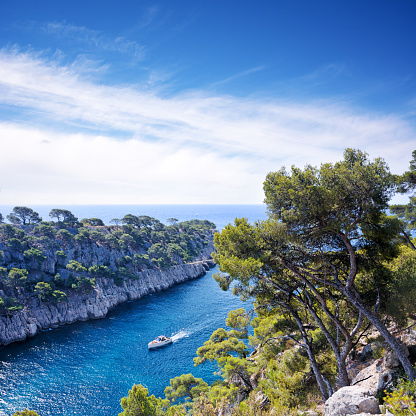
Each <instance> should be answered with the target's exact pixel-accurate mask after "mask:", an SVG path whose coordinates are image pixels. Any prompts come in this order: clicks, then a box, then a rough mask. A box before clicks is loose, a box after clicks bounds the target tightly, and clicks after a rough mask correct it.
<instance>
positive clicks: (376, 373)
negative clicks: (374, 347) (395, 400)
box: [352, 344, 409, 395]
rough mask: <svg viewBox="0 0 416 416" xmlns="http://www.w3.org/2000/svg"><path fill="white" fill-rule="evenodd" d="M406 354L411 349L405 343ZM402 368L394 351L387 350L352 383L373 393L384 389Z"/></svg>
mask: <svg viewBox="0 0 416 416" xmlns="http://www.w3.org/2000/svg"><path fill="white" fill-rule="evenodd" d="M403 350H404V351H405V354H406V355H407V356H409V350H408V348H407V347H406V345H405V344H403ZM399 368H400V361H399V359H398V358H397V357H396V355H395V354H394V353H393V352H392V351H389V350H388V351H386V352H385V353H384V356H383V358H380V359H378V360H376V361H374V362H373V363H372V364H371V365H369V366H367V367H365V368H363V369H362V370H361V371H360V372H359V373H358V374H357V375H356V376H355V377H354V378H353V379H352V385H356V386H359V387H362V388H364V389H366V390H368V391H369V392H370V393H372V394H373V395H376V394H377V393H379V392H382V391H384V390H385V389H386V388H387V387H388V386H389V385H391V383H392V382H393V379H394V378H395V376H396V374H397V372H398V371H399Z"/></svg>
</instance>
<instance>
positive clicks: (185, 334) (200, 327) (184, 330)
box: [171, 319, 223, 342]
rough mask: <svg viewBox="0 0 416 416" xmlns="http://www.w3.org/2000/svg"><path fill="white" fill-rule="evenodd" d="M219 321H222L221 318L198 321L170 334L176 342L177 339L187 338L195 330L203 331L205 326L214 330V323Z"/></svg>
mask: <svg viewBox="0 0 416 416" xmlns="http://www.w3.org/2000/svg"><path fill="white" fill-rule="evenodd" d="M220 321H223V319H220V320H215V321H214V320H212V321H210V322H204V324H201V323H198V324H194V325H191V326H189V327H187V328H182V329H181V330H179V331H178V332H176V333H173V335H172V336H171V338H172V341H173V342H176V341H179V340H180V339H182V338H188V337H189V336H191V335H192V334H194V333H196V332H200V331H203V330H205V329H206V328H209V327H213V328H214V330H215V329H216V327H215V325H214V324H215V323H217V322H220Z"/></svg>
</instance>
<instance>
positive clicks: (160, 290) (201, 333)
mask: <svg viewBox="0 0 416 416" xmlns="http://www.w3.org/2000/svg"><path fill="white" fill-rule="evenodd" d="M12 208H13V207H4V206H3V207H0V212H2V213H3V215H7V213H8V212H10V210H11V209H12ZM52 208H55V207H52V206H51V207H46V206H37V207H33V209H35V210H36V211H37V212H39V214H40V215H41V216H42V217H43V218H44V219H45V220H49V218H48V213H49V212H50V210H51V209H52ZM62 208H65V207H62ZM66 208H69V209H70V210H71V211H72V212H73V213H74V214H75V215H76V216H78V217H79V218H80V219H81V218H92V217H95V218H97V217H99V218H101V219H103V221H104V222H105V223H108V222H109V221H110V220H111V219H112V218H116V217H123V215H125V214H127V213H133V214H137V213H140V214H144V215H150V216H154V217H155V218H158V219H160V221H162V222H163V221H166V218H170V217H172V216H173V217H178V219H179V220H180V221H181V220H182V221H187V220H192V219H208V220H209V221H212V222H214V223H215V224H216V226H217V228H218V229H222V228H223V227H224V226H225V225H226V224H228V223H230V222H233V220H234V218H236V217H246V218H248V219H249V220H250V221H252V222H254V221H255V220H256V219H264V218H265V209H264V206H260V205H253V206H233V205H232V206H223V205H221V206H213V205H210V206H202V205H201V206H105V207H104V206H71V207H66ZM104 213H106V214H105V215H103V214H104ZM200 213H202V214H200ZM164 217H166V218H164ZM212 249H213V248H212V246H211V247H209V246H207V247H206V248H205V252H204V254H203V255H202V257H200V259H207V258H209V254H210V253H211V252H212ZM208 251H209V253H208ZM207 268H208V267H207V263H205V264H202V263H199V264H195V265H185V264H183V265H178V266H175V267H172V268H171V269H169V268H168V269H166V271H158V270H157V269H154V270H148V271H145V272H143V273H144V274H145V275H144V276H143V278H141V279H139V281H140V284H138V283H137V282H139V281H136V283H133V286H135V285H136V286H137V287H129V288H127V290H126V288H125V287H124V288H123V289H121V288H120V287H117V286H115V285H114V284H111V282H109V281H106V279H97V287H98V291H97V293H101V295H102V296H101V295H100V296H101V298H100V299H98V298H99V296H98V297H97V296H95V297H96V298H97V301H98V304H97V305H95V304H94V302H96V301H95V300H94V301H93V303H91V302H90V300H88V299H83V300H82V302H81V303H84V304H86V305H87V308H83V309H85V310H83V311H82V313H80V314H79V316H77V312H78V311H77V307H76V304H74V305H71V308H72V309H71V311H70V313H69V314H68V313H67V312H68V311H66V310H65V311H61V312H62V313H61V314H60V317H59V318H58V319H56V317H53V315H54V313H55V315H59V314H56V311H54V313H52V314H50V313H49V311H47V310H45V311H44V312H42V313H41V315H42V314H43V315H44V317H43V318H41V320H39V319H35V322H36V324H33V325H27V323H28V322H29V323H30V319H32V318H30V319H29V320H26V321H25V319H21V316H20V317H19V319H18V320H19V321H20V322H18V323H17V327H19V325H20V326H21V327H25V325H26V329H25V330H24V331H23V333H21V334H20V338H19V334H18V335H17V337H16V334H11V337H10V338H9V339H8V340H6V342H3V344H7V343H9V342H13V341H15V340H16V339H22V340H23V339H25V338H26V337H27V336H31V335H34V334H35V332H37V331H39V330H40V329H41V328H43V329H44V332H38V333H37V334H36V336H35V337H33V338H28V339H27V340H26V341H24V342H21V343H13V344H10V345H7V346H6V347H2V348H1V349H0V415H1V416H3V415H4V416H8V415H11V414H13V413H14V412H15V411H17V410H19V409H22V408H24V407H28V408H30V409H33V410H36V411H37V412H38V413H39V414H41V415H42V416H43V415H58V416H59V415H62V416H64V415H85V414H89V415H97V416H98V415H109V416H110V415H114V414H118V413H119V412H120V410H121V408H120V399H121V397H123V396H125V395H127V393H128V390H129V389H130V388H131V386H132V385H133V384H134V383H136V384H138V383H141V384H143V385H145V386H146V387H148V389H149V392H150V393H151V394H155V395H156V396H162V397H163V390H164V388H165V387H166V386H167V385H168V384H169V380H170V379H171V378H173V377H176V376H178V375H181V374H185V373H193V374H194V375H195V376H196V377H203V378H204V380H205V381H206V382H208V383H210V382H212V381H214V380H215V379H216V378H217V377H216V376H214V375H213V372H214V371H215V368H214V367H213V366H212V365H205V366H200V367H198V368H195V367H194V366H193V361H192V359H193V357H194V356H195V354H196V350H197V348H198V347H200V346H201V345H203V343H204V342H205V341H206V340H207V339H208V338H209V336H210V335H211V333H212V332H213V331H214V330H216V329H217V328H218V327H223V326H224V325H225V318H226V316H227V313H228V312H229V310H231V309H236V308H238V307H241V306H243V307H245V308H248V309H249V308H250V305H244V304H243V303H242V302H241V301H240V300H239V299H238V298H236V297H235V296H233V295H231V294H230V293H228V292H223V291H221V290H220V289H219V287H218V285H217V283H216V282H215V281H214V280H213V279H212V274H213V273H215V272H216V271H217V269H216V268H215V269H212V270H210V271H208V272H207V273H206V269H207ZM205 273H206V274H205ZM204 274H205V276H203V275H204ZM200 276H203V277H200ZM182 282H185V283H182ZM109 283H110V284H109ZM173 285H175V286H173ZM139 286H140V287H139ZM172 286H173V287H172ZM167 288H169V289H167ZM166 289H167V290H166ZM121 292H123V293H121ZM107 295H108V297H106V296H107ZM93 297H94V296H93ZM137 299H139V300H137ZM129 301H132V302H129ZM123 302H129V303H123ZM75 303H76V299H75ZM121 303H123V304H122V305H120V304H121ZM117 305H120V306H117ZM61 306H62V304H58V307H59V308H61ZM97 306H98V308H97ZM102 306H104V307H102ZM116 306H117V307H116ZM114 307H116V308H115V309H113V308H114ZM74 312H75V314H74ZM18 315H19V313H18V314H17V315H16V316H18ZM48 315H52V316H48ZM106 315H107V316H106ZM104 316H106V317H105V318H104V319H100V320H97V319H93V320H89V321H87V322H76V321H78V320H81V321H85V320H87V319H91V318H101V317H104ZM45 317H47V319H46V320H45V319H44V318H45ZM68 317H69V319H67V318H68ZM42 319H44V322H42ZM71 322H75V323H72V324H71V325H65V326H61V325H64V324H66V323H71ZM39 323H40V325H39ZM28 328H29V331H28V330H27V329H28ZM30 328H31V329H33V333H31V332H30ZM35 328H37V329H36V331H35ZM55 328H56V329H55ZM160 334H165V335H168V336H172V337H173V339H174V343H173V345H171V346H169V347H166V348H163V349H161V350H158V351H151V352H149V351H148V349H147V343H148V342H149V341H150V340H152V339H153V338H154V337H155V336H157V335H160ZM13 337H15V338H14V339H13Z"/></svg>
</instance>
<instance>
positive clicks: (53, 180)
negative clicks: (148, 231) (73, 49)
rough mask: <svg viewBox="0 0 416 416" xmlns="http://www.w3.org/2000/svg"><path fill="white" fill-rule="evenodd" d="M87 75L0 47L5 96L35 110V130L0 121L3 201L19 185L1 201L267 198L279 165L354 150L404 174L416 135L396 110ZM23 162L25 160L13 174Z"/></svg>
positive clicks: (26, 111)
mask: <svg viewBox="0 0 416 416" xmlns="http://www.w3.org/2000/svg"><path fill="white" fill-rule="evenodd" d="M83 74H84V72H83V69H82V68H81V69H79V68H78V67H77V66H76V65H71V66H63V65H62V64H60V63H59V62H52V61H47V60H45V59H43V58H41V57H39V56H33V55H31V54H21V53H19V52H17V51H7V50H3V51H2V52H1V53H0V104H1V105H3V106H5V107H7V106H10V107H13V108H15V109H16V108H18V109H20V110H21V116H22V115H24V116H25V117H26V119H27V118H30V114H33V113H36V119H31V122H32V125H36V126H37V127H36V129H35V128H34V127H31V128H28V127H27V125H21V124H18V123H17V122H13V123H10V122H7V123H6V122H4V123H2V124H0V137H2V140H3V141H4V142H5V144H6V146H2V152H6V153H5V154H8V155H9V157H8V159H7V161H2V164H1V167H0V177H3V179H4V178H7V186H5V185H3V193H2V197H3V198H5V195H6V191H5V189H6V188H7V189H9V190H14V191H13V192H15V193H13V192H11V193H9V194H8V195H9V196H8V197H7V198H8V200H7V201H3V203H12V204H13V203H17V202H18V200H17V198H18V195H20V197H22V195H26V196H25V197H26V198H29V197H30V198H35V200H36V201H37V202H38V203H41V202H43V203H48V202H55V203H58V202H60V203H69V202H71V203H74V202H76V201H78V202H84V203H87V202H91V203H95V202H102V203H110V202H111V201H112V202H113V203H114V202H119V203H155V202H159V203H167V202H176V203H179V202H184V203H185V202H188V203H196V202H200V203H205V202H218V203H233V202H234V203H259V202H261V200H262V191H261V184H262V180H263V179H264V177H265V175H266V174H267V172H269V171H271V170H276V169H279V168H280V167H281V166H282V165H286V166H288V165H289V166H290V165H291V164H296V165H298V166H303V165H304V164H306V163H311V164H314V165H316V164H319V163H321V162H326V161H335V160H339V159H340V158H341V156H342V151H343V149H344V148H345V147H355V148H360V149H363V150H365V151H367V152H369V153H370V156H371V157H376V156H384V157H385V158H386V160H387V162H388V163H389V164H390V166H391V168H392V170H394V171H396V172H401V171H403V170H404V169H406V168H407V164H408V163H407V161H408V159H409V158H410V155H411V151H412V150H413V147H414V143H415V142H416V132H415V129H414V126H412V125H411V124H410V123H409V122H408V121H406V120H405V119H403V118H401V117H400V116H398V115H394V114H387V115H383V114H375V113H371V112H366V111H364V110H363V109H361V108H360V109H354V108H351V107H347V106H345V105H342V104H339V103H337V102H334V101H330V100H326V101H309V102H303V103H302V102H293V101H289V100H278V99H273V100H272V99H264V98H263V99H260V98H250V97H247V98H243V99H242V98H237V97H233V96H225V95H219V94H213V93H208V92H206V91H192V92H188V93H183V94H178V95H176V96H174V97H170V98H162V97H161V96H160V95H158V94H157V92H156V91H155V90H152V89H149V88H146V89H139V88H138V87H137V86H108V85H102V84H101V83H99V82H94V81H91V80H90V79H88V78H86V77H85V76H84V75H83ZM57 123H61V125H62V126H67V127H72V131H77V126H79V125H81V126H82V127H83V129H82V130H78V132H77V133H75V134H74V133H71V134H69V133H63V132H62V131H63V130H62V129H61V131H60V132H59V131H57V130H56V129H52V128H51V127H50V126H51V125H56V124H57ZM97 130H98V131H101V134H100V135H97V134H96V131H97ZM81 131H82V133H81ZM126 137H128V139H126ZM45 141H47V142H49V143H48V144H46V143H45ZM42 143H43V144H42ZM57 155H58V156H57ZM17 159H18V160H17ZM16 163H18V164H19V166H21V167H24V168H22V169H19V172H17V173H16V175H13V177H11V176H10V175H7V172H10V170H9V169H11V168H12V166H14V165H15V164H16ZM32 171H33V172H35V173H36V175H32V174H31V173H30V172H32ZM35 177H36V178H37V179H38V182H37V184H36V183H33V184H32V185H33V187H29V185H28V178H29V179H30V181H32V180H33V181H34V179H35ZM24 178H26V179H24ZM62 183H64V184H65V187H62V186H61V188H60V185H62ZM0 185H1V184H0ZM39 188H41V189H39ZM23 189H25V191H23ZM60 189H61V190H60ZM62 189H65V192H63V191H62ZM32 192H33V194H32ZM36 195H37V196H36ZM36 198H37V199H36ZM48 198H49V200H48ZM51 198H55V200H52V199H51ZM68 198H72V199H68ZM112 198H116V200H112ZM58 199H59V201H58ZM74 199H76V201H74ZM110 199H111V201H110ZM19 202H21V203H23V202H25V203H26V201H21V200H19ZM32 203H34V202H32Z"/></svg>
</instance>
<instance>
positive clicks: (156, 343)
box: [147, 338, 172, 350]
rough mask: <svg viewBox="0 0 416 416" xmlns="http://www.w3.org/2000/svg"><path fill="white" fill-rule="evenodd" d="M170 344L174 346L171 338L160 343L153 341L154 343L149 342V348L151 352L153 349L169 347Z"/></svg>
mask: <svg viewBox="0 0 416 416" xmlns="http://www.w3.org/2000/svg"><path fill="white" fill-rule="evenodd" d="M169 344H172V339H171V338H169V339H167V340H165V341H158V342H154V341H152V342H149V344H147V346H148V347H149V350H150V349H153V348H159V347H164V346H165V345H169Z"/></svg>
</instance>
